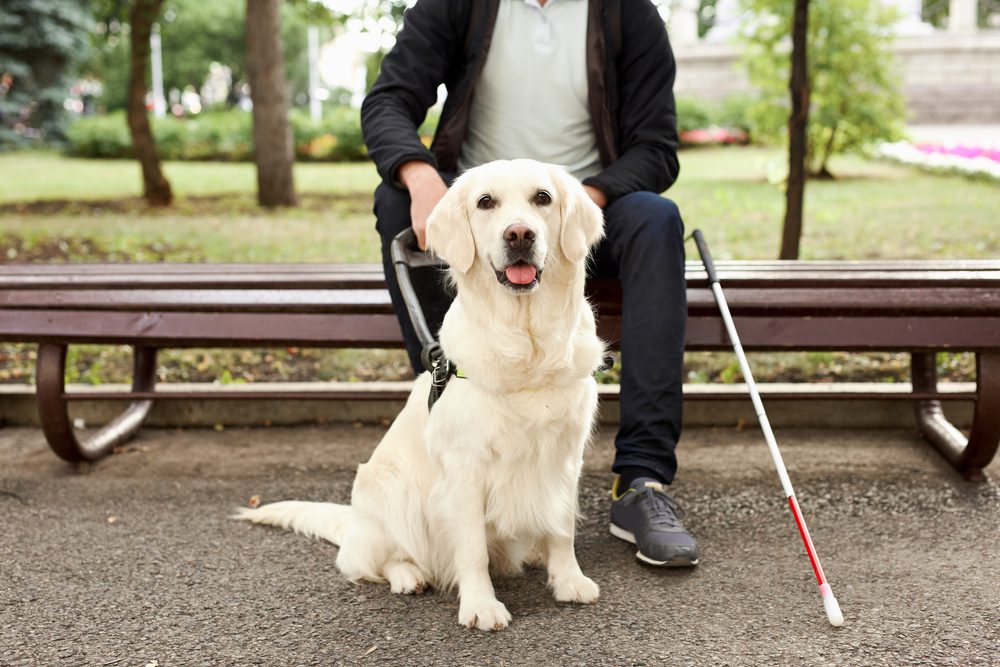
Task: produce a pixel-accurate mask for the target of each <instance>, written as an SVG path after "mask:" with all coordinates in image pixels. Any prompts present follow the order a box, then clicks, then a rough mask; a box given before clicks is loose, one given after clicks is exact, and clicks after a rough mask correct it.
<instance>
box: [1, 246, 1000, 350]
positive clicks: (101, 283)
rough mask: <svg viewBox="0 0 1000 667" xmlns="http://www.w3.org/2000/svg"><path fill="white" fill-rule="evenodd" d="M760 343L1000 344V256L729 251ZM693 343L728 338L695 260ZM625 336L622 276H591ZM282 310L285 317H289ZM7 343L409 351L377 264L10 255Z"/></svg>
mask: <svg viewBox="0 0 1000 667" xmlns="http://www.w3.org/2000/svg"><path fill="white" fill-rule="evenodd" d="M717 268H718V271H719V277H720V280H721V281H722V284H723V287H724V289H725V292H726V297H727V301H728V303H729V306H730V309H731V310H732V311H733V314H734V317H736V319H737V325H738V328H739V331H740V336H741V338H742V339H743V343H744V345H745V346H746V347H747V348H748V349H793V348H794V349H831V350H851V349H867V350H877V349H885V350H889V349H891V350H898V349H940V348H947V347H954V348H956V349H985V348H991V349H992V348H1000V261H994V260H937V261H868V262H863V261H849V262H842V261H819V262H803V261H798V262H783V261H718V262H717ZM687 281H688V311H689V320H688V333H687V339H688V347H689V349H721V348H728V346H729V341H728V339H727V338H726V336H725V332H724V329H723V326H722V322H721V319H720V318H719V317H718V313H717V310H716V305H715V303H714V300H713V297H712V294H711V291H710V289H709V287H708V284H707V280H706V276H705V274H704V271H702V269H701V266H700V264H698V263H695V262H689V263H688V267H687ZM588 289H589V292H590V294H591V299H592V301H593V302H594V304H595V305H596V306H597V309H598V313H599V321H600V330H601V335H602V336H603V337H604V338H605V339H606V340H608V341H609V342H611V343H612V344H614V343H615V341H617V339H618V336H619V332H620V326H619V325H620V312H621V311H620V301H621V293H620V290H619V288H618V285H617V283H616V282H615V281H595V282H592V283H591V284H590V285H589V286H588ZM278 315H280V317H279V316H278ZM0 340H8V341H22V342H36V341H37V342H40V341H51V342H58V341H66V342H82V341H88V342H127V343H134V344H148V345H153V346H171V347H191V346H222V347H224V346H227V345H246V344H260V345H262V346H264V345H270V344H274V345H288V344H296V345H304V346H319V347H398V346H399V345H401V339H400V334H399V328H398V325H397V324H396V321H395V317H394V315H393V314H392V308H391V304H390V302H389V297H388V293H387V292H386V290H385V283H384V279H383V275H382V268H381V266H380V265H376V264H349V265H330V264H75V265H34V264H32V265H0Z"/></svg>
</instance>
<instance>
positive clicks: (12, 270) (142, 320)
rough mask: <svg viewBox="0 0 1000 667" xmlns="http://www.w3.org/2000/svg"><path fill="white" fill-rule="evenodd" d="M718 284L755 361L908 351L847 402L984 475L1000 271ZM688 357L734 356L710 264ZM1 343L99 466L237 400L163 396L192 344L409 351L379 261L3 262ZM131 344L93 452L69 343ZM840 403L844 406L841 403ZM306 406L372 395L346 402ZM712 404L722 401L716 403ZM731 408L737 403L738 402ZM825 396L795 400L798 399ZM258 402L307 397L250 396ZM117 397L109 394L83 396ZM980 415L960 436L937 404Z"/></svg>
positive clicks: (48, 425) (925, 268)
mask: <svg viewBox="0 0 1000 667" xmlns="http://www.w3.org/2000/svg"><path fill="white" fill-rule="evenodd" d="M717 264H718V269H719V276H720V280H721V281H722V285H723V288H724V290H725V292H726V295H727V298H728V301H729V304H730V308H731V310H732V312H733V315H734V318H735V321H736V325H737V328H738V330H739V332H740V336H741V338H742V340H743V344H744V346H745V347H746V349H747V350H771V351H794V350H838V351H905V352H910V353H911V354H912V371H913V383H912V393H902V394H901V393H899V392H894V393H883V392H876V391H871V392H866V393H857V392H855V393H842V394H840V395H841V396H843V397H845V398H857V399H869V398H878V399H904V400H910V401H913V403H914V407H915V412H916V418H917V422H918V424H919V426H920V429H921V430H922V432H923V433H924V435H925V436H926V437H927V439H928V440H929V441H930V442H931V443H932V444H933V445H934V446H935V447H936V448H937V449H938V450H939V451H940V452H941V453H942V454H943V455H944V457H945V458H946V459H947V460H948V461H949V462H950V463H951V464H952V465H953V466H954V467H955V468H956V469H958V470H959V471H961V472H962V473H964V474H965V475H966V477H968V478H970V479H976V478H980V477H981V476H982V469H983V468H984V467H985V466H986V465H987V464H988V463H989V462H990V461H991V460H992V458H993V456H994V454H995V453H996V451H997V446H998V442H1000V261H992V260H981V261H979V260H970V261H922V262H912V261H906V262H895V261H867V262H839V261H829V262H780V261H740V262H733V261H729V262H727V261H720V262H718V263H717ZM590 288H591V292H592V298H593V300H594V302H595V303H596V304H597V306H598V311H599V316H600V333H601V335H602V336H603V337H604V338H605V339H606V340H608V341H611V342H612V343H613V342H614V341H616V340H617V339H618V337H619V331H620V308H619V305H620V296H621V295H620V292H619V291H618V289H617V286H616V285H615V284H614V283H612V282H595V283H593V284H591V285H590ZM688 300H689V318H690V319H689V321H688V329H687V346H688V349H689V350H728V349H730V346H729V341H728V338H727V336H726V333H725V330H724V327H723V324H722V321H721V319H720V318H719V316H718V313H717V311H716V306H715V303H714V301H713V299H712V294H711V291H710V290H709V288H708V285H707V281H706V277H705V274H704V272H703V271H702V269H701V266H700V264H697V263H694V262H691V263H689V265H688ZM0 340H4V341H15V342H23V343H37V344H38V361H37V364H38V366H37V390H36V394H37V402H38V410H39V416H40V420H41V423H42V428H43V430H44V433H45V437H46V439H47V440H48V442H49V444H50V446H51V447H52V449H53V450H54V451H55V452H56V453H57V454H58V455H59V456H61V457H62V458H64V459H67V460H70V461H76V460H95V459H98V458H100V457H102V456H104V455H105V454H107V453H108V452H109V451H110V450H111V449H112V448H113V447H115V446H116V445H118V444H120V443H122V442H124V441H125V440H126V439H128V438H129V437H130V436H131V435H132V434H133V433H134V432H135V431H136V429H137V428H138V427H139V426H140V424H141V423H142V421H143V419H144V418H145V416H146V414H147V413H148V412H149V409H150V407H151V406H152V403H153V401H155V400H164V399H184V398H198V399H202V398H206V397H215V398H242V397H244V396H245V395H243V394H240V393H238V392H233V391H231V390H230V391H227V390H226V389H225V388H220V389H219V390H218V391H216V392H214V393H212V394H211V395H208V396H207V395H206V394H205V393H204V392H198V393H197V394H189V393H184V392H160V391H156V387H155V384H156V351H157V349H160V348H184V347H266V346H289V345H295V346H301V347H326V348H340V347H344V348H347V347H353V348H358V347H367V348H391V347H400V346H401V345H402V341H401V337H400V333H399V328H398V325H397V323H396V320H395V317H394V315H393V313H392V309H391V306H390V303H389V298H388V293H387V292H386V290H385V285H384V280H383V276H382V269H381V267H380V266H378V265H373V264H364V265H320V264H295V265H283V264H264V265H254V264H229V265H211V264H193V265H183V264H180V265H162V264H82V265H0ZM76 343H108V344H127V345H131V346H133V347H134V350H135V359H134V379H133V386H132V393H131V394H129V395H127V396H128V398H130V399H131V400H132V403H131V405H130V406H129V407H128V408H127V409H126V410H125V412H124V413H123V414H122V415H121V416H119V417H118V418H117V419H116V420H115V421H114V422H112V423H110V424H108V425H107V426H105V427H104V428H103V429H101V430H100V431H98V432H97V433H96V434H94V435H93V436H91V437H90V438H88V439H87V440H86V441H84V442H79V441H78V440H77V437H76V435H75V434H74V430H73V425H72V422H71V419H70V417H69V414H68V410H67V406H68V402H69V401H72V400H74V399H75V398H79V396H75V395H74V394H71V393H67V392H66V388H65V383H64V376H65V362H66V350H67V346H68V345H71V344H76ZM939 350H952V351H971V352H974V353H975V355H976V369H977V374H976V380H977V384H976V391H975V392H974V393H973V392H966V393H954V392H941V391H939V390H938V387H937V380H936V374H935V361H934V353H935V352H936V351H939ZM833 395H837V394H833ZM308 396H309V397H314V398H315V397H319V398H348V399H362V398H368V397H371V396H370V394H360V393H357V394H354V393H352V392H350V391H346V392H344V391H337V392H333V391H330V392H324V391H320V392H318V393H317V392H311V393H309V394H308ZM712 396H713V397H717V398H718V397H728V396H727V395H726V394H712ZM730 396H731V395H730ZM819 396H823V397H830V396H831V393H830V392H829V391H824V392H822V393H815V394H813V393H808V392H806V393H795V394H790V395H789V397H797V398H806V399H808V398H816V397H819ZM253 397H254V398H256V399H260V398H266V399H276V400H279V399H291V398H302V397H303V394H302V393H295V392H290V391H275V392H270V393H263V394H262V393H255V394H254V396H253ZM86 398H87V399H88V400H93V399H108V400H111V399H116V400H121V398H122V394H121V393H115V392H105V393H101V392H98V393H91V392H88V393H87V394H86ZM956 399H960V400H969V401H973V402H974V403H975V408H974V417H973V423H972V427H971V431H970V435H969V437H968V438H966V437H965V436H964V435H963V434H962V433H961V432H959V431H958V430H957V429H956V428H955V427H954V426H952V425H951V424H950V423H949V422H948V421H947V420H946V419H945V417H944V416H943V414H942V411H941V406H940V401H941V400H956Z"/></svg>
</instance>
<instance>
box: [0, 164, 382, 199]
mask: <svg viewBox="0 0 1000 667" xmlns="http://www.w3.org/2000/svg"><path fill="white" fill-rule="evenodd" d="M164 171H165V172H166V175H167V179H168V180H170V183H171V186H172V187H173V190H174V193H175V194H177V195H179V196H181V197H194V196H206V195H222V194H232V193H242V194H246V193H251V192H254V189H255V188H256V172H255V170H254V166H253V164H251V163H246V162H167V163H165V166H164ZM378 181H379V178H378V174H377V173H376V172H375V167H374V166H373V165H372V164H371V163H368V162H365V163H352V164H322V163H304V164H296V165H295V185H296V188H297V189H298V191H299V192H309V193H321V194H331V195H340V194H345V193H352V192H371V191H372V190H374V189H375V186H376V185H377V184H378ZM141 195H142V176H141V173H140V171H139V164H138V163H137V162H136V161H134V160H84V159H79V158H68V157H64V156H62V155H59V154H58V153H41V152H20V153H7V154H2V153H0V204H8V203H12V202H28V201H37V200H53V199H56V200H58V199H69V200H77V199H82V200H95V199H119V198H125V197H139V196H141Z"/></svg>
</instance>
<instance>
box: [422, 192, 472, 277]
mask: <svg viewBox="0 0 1000 667" xmlns="http://www.w3.org/2000/svg"><path fill="white" fill-rule="evenodd" d="M463 181H464V179H462V178H459V179H458V180H457V181H455V183H454V184H453V185H452V186H451V187H450V188H448V192H447V193H445V195H444V197H443V198H442V199H441V201H439V202H438V204H437V206H435V207H434V210H433V211H431V214H430V217H428V218H427V247H428V248H429V249H431V250H433V251H434V252H435V254H437V255H438V256H439V257H441V258H442V259H444V260H445V261H446V262H448V264H449V265H450V266H451V267H452V268H453V269H455V270H456V271H458V272H459V273H465V272H466V271H468V270H469V269H470V268H471V267H472V261H473V260H474V259H475V258H476V242H475V241H474V240H473V238H472V226H471V225H470V223H469V211H468V209H467V207H466V203H465V190H466V188H465V184H464V182H463Z"/></svg>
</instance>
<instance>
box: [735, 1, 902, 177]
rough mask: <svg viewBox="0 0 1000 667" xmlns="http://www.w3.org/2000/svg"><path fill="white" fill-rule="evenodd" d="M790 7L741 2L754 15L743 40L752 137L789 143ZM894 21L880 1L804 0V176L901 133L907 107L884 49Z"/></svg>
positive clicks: (889, 55) (894, 16) (787, 4)
mask: <svg viewBox="0 0 1000 667" xmlns="http://www.w3.org/2000/svg"><path fill="white" fill-rule="evenodd" d="M793 4H794V3H790V2H787V1H786V0H742V6H743V7H744V8H745V9H747V10H749V11H750V12H752V14H753V15H754V18H753V19H752V20H751V21H749V22H748V24H747V25H746V27H745V29H744V32H743V36H742V41H743V45H744V54H743V62H744V64H745V65H746V67H747V71H748V74H749V77H750V81H751V83H752V84H753V85H754V86H755V87H756V88H758V89H759V90H760V91H761V94H760V98H759V101H758V103H756V104H754V105H752V106H751V107H750V109H749V119H748V120H749V123H750V125H751V133H752V134H753V136H754V139H755V140H765V141H775V142H780V141H786V140H787V123H788V115H789V113H790V111H791V100H790V99H789V94H788V80H789V75H790V67H791V24H792V10H793ZM897 19H898V13H897V12H896V10H895V9H894V8H892V7H889V6H887V5H886V4H884V3H882V2H880V1H879V0H812V2H810V4H809V51H808V57H809V79H810V107H809V146H808V154H807V164H808V165H809V170H810V173H812V174H814V175H821V176H830V175H831V174H830V173H829V167H828V164H829V160H830V157H831V156H832V155H835V154H838V153H845V152H858V151H860V150H862V149H863V148H864V147H865V146H867V145H868V144H870V143H873V142H876V141H891V140H894V139H897V138H898V137H899V136H900V133H901V130H902V127H901V126H902V122H903V120H904V115H905V106H904V103H903V98H902V95H901V93H900V90H899V87H900V83H899V80H898V77H896V76H895V75H894V70H893V67H894V62H893V57H892V53H891V50H890V46H891V42H892V30H891V26H892V25H893V24H894V23H895V22H896V20H897Z"/></svg>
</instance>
